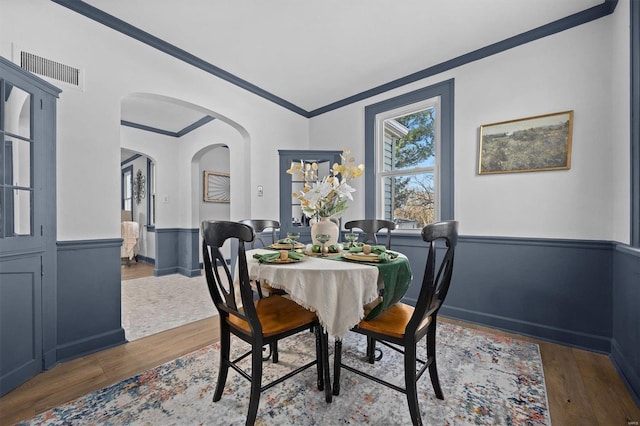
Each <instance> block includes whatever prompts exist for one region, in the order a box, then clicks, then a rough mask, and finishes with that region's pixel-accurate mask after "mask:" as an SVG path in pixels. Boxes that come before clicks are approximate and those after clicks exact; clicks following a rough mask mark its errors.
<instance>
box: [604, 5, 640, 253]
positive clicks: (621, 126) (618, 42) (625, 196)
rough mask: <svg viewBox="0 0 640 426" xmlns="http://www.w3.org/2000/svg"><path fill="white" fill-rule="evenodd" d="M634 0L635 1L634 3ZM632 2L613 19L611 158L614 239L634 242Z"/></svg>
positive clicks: (617, 11) (619, 9) (618, 8)
mask: <svg viewBox="0 0 640 426" xmlns="http://www.w3.org/2000/svg"><path fill="white" fill-rule="evenodd" d="M634 1H635V0H634ZM630 3H631V2H630V0H619V1H618V6H617V7H616V11H615V13H614V14H613V16H612V19H611V20H612V22H611V25H612V30H611V32H612V38H611V57H612V58H611V69H612V72H611V75H610V79H611V109H610V111H609V115H610V118H611V134H610V135H609V137H608V138H607V139H605V140H610V141H611V151H612V152H611V156H612V165H613V167H612V169H613V170H612V172H611V174H612V182H611V192H612V203H611V209H612V210H613V211H612V213H611V214H612V218H613V219H612V220H613V235H612V238H611V239H612V240H614V241H620V242H624V243H629V242H630V241H631V239H630V235H631V229H630V226H631V224H630V220H631V213H630V212H631V195H630V194H631V161H630V158H631V147H630V144H629V141H630V139H631V111H630V107H629V105H630V104H631V82H630V78H629V69H630V66H631V63H630V61H631V59H630V55H629V52H630V36H629V30H630V28H629V26H630V22H631V21H630V10H631V4H630Z"/></svg>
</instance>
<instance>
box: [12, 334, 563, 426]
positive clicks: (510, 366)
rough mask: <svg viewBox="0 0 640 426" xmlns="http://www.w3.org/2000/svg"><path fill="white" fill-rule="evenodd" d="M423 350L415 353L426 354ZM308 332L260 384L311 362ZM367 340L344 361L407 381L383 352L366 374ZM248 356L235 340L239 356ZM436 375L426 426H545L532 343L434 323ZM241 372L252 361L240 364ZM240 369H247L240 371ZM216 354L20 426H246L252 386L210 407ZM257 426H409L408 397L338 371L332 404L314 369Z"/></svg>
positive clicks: (238, 384)
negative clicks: (438, 394) (437, 387)
mask: <svg viewBox="0 0 640 426" xmlns="http://www.w3.org/2000/svg"><path fill="white" fill-rule="evenodd" d="M424 346H425V345H424V344H422V345H420V346H419V348H420V350H421V351H422V352H424ZM314 348H315V346H314V337H313V334H312V333H301V334H299V335H298V336H295V337H292V338H289V339H285V340H283V341H281V342H280V343H279V352H280V362H279V363H278V364H272V363H271V361H267V362H266V363H265V373H264V379H263V384H264V383H266V382H267V381H270V380H271V379H273V378H274V377H278V376H280V375H281V374H282V372H283V369H287V368H290V366H291V365H292V363H296V364H297V363H300V362H304V360H305V358H307V359H311V358H312V357H313V356H314V353H315V350H314ZM365 348H366V340H365V339H364V338H363V337H362V336H359V335H355V334H354V333H350V334H348V335H347V337H346V338H345V340H344V343H343V359H344V360H345V361H348V363H350V364H351V365H354V366H357V367H359V368H362V369H371V368H375V369H376V370H375V371H377V373H375V374H376V375H378V376H380V377H384V378H386V379H389V380H391V381H394V382H395V383H397V384H401V383H402V382H403V373H402V368H401V365H402V360H401V358H400V355H399V354H397V353H395V352H394V351H391V350H388V349H386V348H383V350H384V356H383V358H382V359H381V360H380V361H377V362H376V364H375V366H374V367H372V366H370V365H369V364H366V362H365V361H364V354H365ZM244 349H246V346H245V344H244V343H242V342H240V341H239V340H237V339H234V340H232V350H234V351H235V352H236V354H240V353H242V350H244ZM437 356H438V372H439V374H440V381H441V385H442V389H443V391H444V394H445V399H444V401H441V400H438V399H436V398H435V395H434V394H433V390H432V387H431V382H430V381H429V375H428V374H425V375H424V376H423V377H422V378H421V379H420V382H419V384H418V393H419V398H420V409H421V412H422V418H423V421H424V423H425V424H428V425H469V424H482V425H488V424H491V425H548V424H550V423H551V422H550V416H549V410H548V404H547V397H546V391H545V383H544V374H543V370H542V362H541V359H540V352H539V348H538V346H537V345H536V344H533V343H528V342H524V341H520V340H515V339H510V338H506V337H501V336H496V335H493V334H489V333H485V332H482V331H477V330H472V329H468V328H463V327H459V326H456V325H453V324H450V323H445V322H440V323H439V324H438V352H437ZM244 361H246V370H247V371H248V370H249V369H250V359H245V360H244ZM244 361H243V362H244ZM217 366H218V346H217V344H214V345H211V346H207V347H205V348H202V349H200V350H198V351H196V352H193V353H191V354H188V355H186V356H183V357H181V358H178V359H176V360H174V361H171V362H168V363H166V364H163V365H161V366H159V367H156V368H154V369H151V370H148V371H146V372H144V373H142V374H140V375H138V376H135V377H132V378H130V379H127V380H124V381H122V382H120V383H117V384H115V385H113V386H111V387H108V388H105V389H102V390H100V391H97V392H94V393H91V394H89V395H86V396H84V397H82V398H79V399H77V400H75V401H72V402H70V403H67V404H65V405H63V406H60V407H57V408H54V409H52V410H49V411H47V412H45V413H42V414H41V415H39V416H37V417H35V418H33V419H31V420H29V421H26V422H24V423H22V424H24V425H40V424H47V425H52V424H55V425H62V424H73V425H104V424H111V425H123V424H126V425H143V424H150V425H197V424H203V425H243V424H244V422H245V416H246V412H247V408H248V403H249V382H248V381H247V380H245V379H243V378H241V377H240V376H239V375H238V374H237V373H236V372H235V371H233V370H232V369H230V370H229V376H228V378H227V386H226V387H225V391H224V393H223V395H222V399H221V400H220V401H219V402H215V403H214V402H212V397H213V391H214V389H215V382H216V378H217V369H218V367H217ZM256 424H259V425H338V424H347V425H363V424H371V425H408V424H411V420H410V417H409V409H408V406H407V401H406V398H405V396H404V394H401V393H399V392H396V391H393V390H391V389H388V388H386V387H384V386H381V385H378V384H376V383H374V382H371V381H368V380H366V379H364V378H361V377H360V376H357V375H354V374H352V373H350V372H349V371H346V370H343V371H342V380H341V392H340V395H339V396H335V397H334V398H333V402H332V403H331V404H327V403H325V401H324V393H323V392H320V391H318V390H317V387H316V370H315V368H310V369H308V370H306V371H305V372H303V373H302V374H299V375H297V376H295V377H293V378H292V379H290V380H287V381H285V382H284V383H281V384H278V385H276V386H274V387H272V388H271V389H269V390H268V391H266V392H264V393H263V394H262V396H261V398H260V406H259V409H258V419H257V421H256Z"/></svg>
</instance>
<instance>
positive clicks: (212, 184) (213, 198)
mask: <svg viewBox="0 0 640 426" xmlns="http://www.w3.org/2000/svg"><path fill="white" fill-rule="evenodd" d="M230 184H231V176H230V175H229V173H221V172H211V171H208V170H205V171H204V186H203V187H204V195H203V201H204V202H205V203H230V202H231V185H230Z"/></svg>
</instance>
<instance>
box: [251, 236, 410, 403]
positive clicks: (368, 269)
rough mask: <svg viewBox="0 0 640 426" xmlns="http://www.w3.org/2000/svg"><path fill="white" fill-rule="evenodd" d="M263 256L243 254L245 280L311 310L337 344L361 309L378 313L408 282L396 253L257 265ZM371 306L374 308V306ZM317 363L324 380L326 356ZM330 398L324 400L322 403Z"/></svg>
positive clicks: (406, 263) (360, 315)
mask: <svg viewBox="0 0 640 426" xmlns="http://www.w3.org/2000/svg"><path fill="white" fill-rule="evenodd" d="M268 253H273V250H269V249H266V248H258V249H252V250H248V251H247V266H248V270H249V278H250V279H251V280H256V281H259V282H260V283H262V284H268V286H270V287H272V288H274V289H280V290H284V291H286V293H287V295H288V297H290V298H291V299H292V300H293V301H295V302H296V303H298V304H299V305H301V306H303V307H305V308H307V309H309V310H311V311H313V312H315V313H316V315H317V316H318V319H319V321H320V324H321V325H322V327H323V329H324V333H323V334H324V338H325V339H327V335H328V336H331V337H332V338H334V339H340V340H341V339H342V338H343V337H344V336H345V335H346V334H347V333H348V332H349V330H351V329H352V328H353V327H354V326H356V325H357V324H358V323H359V322H360V321H361V320H362V319H363V318H365V306H367V305H369V308H373V310H375V311H377V313H380V312H381V311H382V310H383V309H381V308H384V307H386V306H388V305H391V304H393V303H395V302H397V301H398V300H400V299H401V298H402V296H404V294H405V293H406V291H407V289H408V287H409V285H410V283H411V279H412V275H411V269H410V267H409V261H408V259H407V258H406V256H404V255H403V254H401V253H397V252H396V253H397V257H396V258H395V259H393V260H392V261H390V262H364V261H351V260H348V259H346V258H345V254H344V253H338V254H330V255H327V256H326V257H324V256H320V255H315V254H314V255H305V256H304V257H303V258H302V259H301V260H295V259H291V260H290V261H289V262H279V261H275V262H263V263H261V262H260V261H259V259H257V257H260V256H262V255H264V254H268ZM254 255H258V256H255V257H254ZM390 290H391V291H390ZM381 294H382V295H383V296H381ZM376 303H379V304H380V306H379V307H377V308H376V307H374V306H375V305H376ZM368 311H369V310H367V312H368ZM324 343H325V344H326V343H327V342H326V340H325V342H324ZM325 347H326V346H325ZM323 363H324V364H325V366H326V367H327V368H326V369H325V380H326V381H328V382H329V377H328V354H327V355H326V359H325V360H323ZM329 386H330V385H329ZM330 398H331V397H330V396H327V402H330Z"/></svg>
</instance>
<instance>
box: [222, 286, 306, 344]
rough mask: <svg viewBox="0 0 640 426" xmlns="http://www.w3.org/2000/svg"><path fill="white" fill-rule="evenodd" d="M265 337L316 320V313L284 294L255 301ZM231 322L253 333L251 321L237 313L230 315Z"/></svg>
mask: <svg viewBox="0 0 640 426" xmlns="http://www.w3.org/2000/svg"><path fill="white" fill-rule="evenodd" d="M254 305H255V307H256V312H257V314H258V318H259V319H260V324H261V325H262V335H263V336H264V337H270V336H274V335H276V334H280V333H283V332H285V331H288V330H292V329H294V328H297V327H301V326H304V325H307V324H308V325H311V323H313V322H314V321H316V319H317V317H316V314H315V313H313V312H311V311H309V310H308V309H305V308H303V307H302V306H300V305H298V304H297V303H296V302H294V301H293V300H291V299H287V298H285V297H282V296H275V295H272V296H269V297H265V298H263V299H258V300H257V301H256V302H255V303H254ZM229 323H230V324H232V325H234V326H236V327H237V328H240V329H241V330H244V331H245V332H246V333H247V334H251V329H250V328H249V323H248V322H246V321H245V320H243V319H242V318H238V317H237V316H235V315H229Z"/></svg>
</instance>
